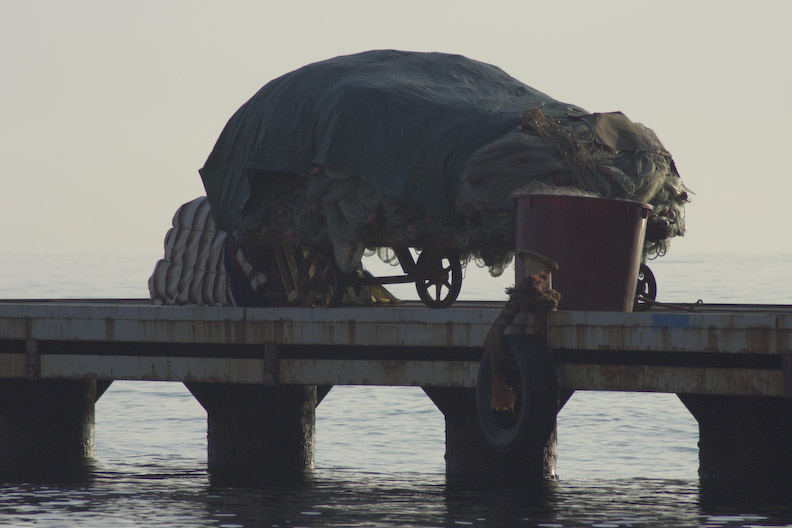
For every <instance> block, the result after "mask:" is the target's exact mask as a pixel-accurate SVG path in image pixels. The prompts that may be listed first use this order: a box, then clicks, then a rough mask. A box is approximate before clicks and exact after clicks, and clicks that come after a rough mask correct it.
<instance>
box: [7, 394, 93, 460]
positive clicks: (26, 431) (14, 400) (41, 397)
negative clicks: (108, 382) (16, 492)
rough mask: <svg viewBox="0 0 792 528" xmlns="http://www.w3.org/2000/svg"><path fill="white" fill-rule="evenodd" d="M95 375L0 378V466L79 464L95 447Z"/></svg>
mask: <svg viewBox="0 0 792 528" xmlns="http://www.w3.org/2000/svg"><path fill="white" fill-rule="evenodd" d="M96 399H97V388H96V381H95V380H27V379H0V471H1V472H16V471H20V470H26V471H28V472H33V471H48V470H57V469H68V468H72V467H79V466H81V465H82V464H83V462H84V460H85V457H88V456H90V455H92V454H93V450H94V403H95V402H96Z"/></svg>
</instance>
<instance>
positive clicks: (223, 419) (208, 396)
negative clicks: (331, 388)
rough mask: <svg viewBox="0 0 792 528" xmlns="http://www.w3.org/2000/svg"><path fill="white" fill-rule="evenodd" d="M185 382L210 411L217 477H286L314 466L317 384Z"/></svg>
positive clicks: (210, 448)
mask: <svg viewBox="0 0 792 528" xmlns="http://www.w3.org/2000/svg"><path fill="white" fill-rule="evenodd" d="M185 385H186V386H187V388H188V389H189V390H190V392H191V393H192V394H193V396H195V398H196V399H197V400H198V401H199V402H200V403H201V405H202V406H203V407H204V409H206V412H207V462H208V469H209V473H210V475H211V476H212V477H213V478H216V479H220V480H233V481H265V480H281V481H282V480H288V479H290V478H295V477H299V475H300V474H301V473H302V472H303V471H304V470H305V469H307V468H310V467H312V466H313V461H314V431H315V420H316V413H315V409H316V405H317V397H316V387H315V386H304V385H288V386H282V387H267V386H263V385H251V384H230V383H185Z"/></svg>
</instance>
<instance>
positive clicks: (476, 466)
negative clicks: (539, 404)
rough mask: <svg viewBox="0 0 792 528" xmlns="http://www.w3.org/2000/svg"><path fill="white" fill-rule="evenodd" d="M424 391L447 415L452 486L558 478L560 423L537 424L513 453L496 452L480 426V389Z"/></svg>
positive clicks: (426, 388)
mask: <svg viewBox="0 0 792 528" xmlns="http://www.w3.org/2000/svg"><path fill="white" fill-rule="evenodd" d="M424 391H425V392H426V394H427V395H428V396H429V397H430V398H431V399H432V401H433V402H434V403H435V405H437V408H438V409H440V411H441V412H442V413H443V415H445V420H446V454H445V460H446V476H447V478H448V481H449V483H452V484H456V483H459V484H465V485H468V484H487V483H498V484H527V483H530V482H536V481H538V480H544V479H552V478H555V467H556V461H557V459H558V447H557V445H558V442H557V435H556V423H555V418H554V417H553V418H552V420H551V421H545V423H534V425H533V427H532V434H528V435H526V438H525V440H524V441H523V442H522V444H521V445H520V447H518V448H517V449H515V450H514V451H512V452H509V453H503V452H499V451H495V450H494V449H492V448H491V447H490V446H489V445H488V444H487V441H486V439H485V438H484V434H483V433H482V432H481V427H480V426H479V419H478V414H477V411H476V390H475V389H467V388H448V387H425V388H424Z"/></svg>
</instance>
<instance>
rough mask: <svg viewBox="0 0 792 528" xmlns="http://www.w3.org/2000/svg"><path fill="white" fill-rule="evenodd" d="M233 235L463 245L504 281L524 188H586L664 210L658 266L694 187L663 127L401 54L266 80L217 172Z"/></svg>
mask: <svg viewBox="0 0 792 528" xmlns="http://www.w3.org/2000/svg"><path fill="white" fill-rule="evenodd" d="M201 176H202V178H203V180H204V186H205V187H206V190H207V195H208V197H209V200H210V202H211V204H212V210H213V214H214V215H215V221H216V222H217V224H218V226H219V227H220V228H221V229H225V230H227V231H230V232H233V233H234V236H235V237H236V238H237V239H238V240H246V239H255V238H256V237H260V238H261V237H268V236H272V235H273V234H277V235H278V236H280V237H281V239H285V240H286V241H288V242H290V243H293V244H294V245H308V246H320V247H327V248H332V250H333V252H334V254H335V257H336V261H337V262H338V264H339V265H340V266H341V268H342V270H344V271H351V270H353V269H354V268H355V267H357V266H358V264H359V262H360V258H361V256H362V254H363V253H364V250H365V249H366V248H368V249H369V250H370V251H372V252H376V253H378V254H379V255H380V257H381V258H383V260H386V261H395V260H394V259H393V257H392V253H391V252H389V251H388V250H387V248H392V247H415V248H419V249H420V248H426V247H432V248H447V249H452V250H454V251H456V252H457V253H458V254H459V257H460V260H461V261H462V262H463V264H466V263H468V262H470V261H475V262H476V263H478V264H479V265H481V266H486V267H488V268H489V271H490V273H491V274H493V275H499V274H501V273H502V272H503V270H504V269H505V268H506V267H507V266H508V264H509V262H510V261H511V260H512V258H513V245H514V240H513V238H514V209H513V203H512V202H513V200H512V198H513V197H514V196H515V193H516V194H520V193H522V194H530V193H534V194H536V193H548V192H552V193H586V194H587V195H590V196H598V197H603V198H617V199H626V200H634V201H640V202H644V203H649V204H651V205H652V206H653V207H654V209H653V211H652V213H651V217H650V219H649V230H648V232H647V233H648V236H647V243H646V247H645V251H644V255H645V256H646V257H651V256H654V255H661V254H663V253H664V252H665V251H666V250H667V247H668V240H669V239H670V238H672V237H674V236H678V235H682V234H683V233H684V204H685V203H686V202H687V198H688V196H687V192H686V190H685V186H684V184H683V183H682V181H681V179H680V177H679V175H678V173H677V171H676V168H675V166H674V163H673V160H672V158H671V156H670V154H669V153H668V152H667V151H666V150H665V149H664V148H663V146H662V144H660V142H659V140H657V138H656V137H655V136H654V133H653V132H651V130H649V129H646V128H645V127H643V126H642V125H640V124H637V123H632V122H631V121H629V120H628V119H627V118H626V117H624V116H622V115H621V114H589V113H587V112H585V111H584V110H582V109H581V108H579V107H575V106H573V105H568V104H565V103H561V102H559V101H556V100H554V99H552V98H550V97H549V96H547V95H545V94H542V93H541V92H538V91H536V90H534V89H533V88H531V87H528V86H527V85H524V84H523V83H521V82H519V81H517V80H516V79H513V78H511V77H509V76H508V75H506V74H505V73H504V72H503V71H501V70H499V69H498V68H495V67H494V66H491V65H487V64H484V63H479V62H476V61H471V60H470V59H466V58H464V57H460V56H456V55H446V54H437V53H435V54H422V53H410V52H398V51H392V50H384V51H374V52H366V53H362V54H357V55H351V56H345V57H337V58H335V59H330V60H328V61H322V62H320V63H315V64H312V65H309V66H306V67H304V68H301V69H299V70H296V71H295V72H292V73H290V74H287V75H285V76H283V77H281V78H279V79H276V80H275V81H272V82H271V83H269V84H268V85H266V86H264V87H263V88H262V89H261V90H260V91H259V92H258V93H257V94H256V95H255V96H254V97H253V98H252V99H251V100H250V101H248V102H247V103H246V104H245V105H243V107H242V108H240V110H239V111H237V113H236V114H235V115H234V116H233V117H232V119H231V120H230V121H229V123H228V124H227V125H226V129H225V130H224V131H223V134H221V136H220V138H219V139H218V142H217V145H215V149H214V150H213V152H212V154H211V155H210V157H209V159H208V160H207V163H206V165H205V166H204V168H203V169H202V170H201Z"/></svg>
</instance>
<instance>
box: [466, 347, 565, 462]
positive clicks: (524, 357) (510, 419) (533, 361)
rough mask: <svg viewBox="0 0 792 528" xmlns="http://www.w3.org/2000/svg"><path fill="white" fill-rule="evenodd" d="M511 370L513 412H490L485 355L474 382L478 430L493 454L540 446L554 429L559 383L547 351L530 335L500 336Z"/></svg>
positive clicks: (489, 373) (489, 370)
mask: <svg viewBox="0 0 792 528" xmlns="http://www.w3.org/2000/svg"><path fill="white" fill-rule="evenodd" d="M503 345H504V349H505V350H506V352H507V354H509V355H510V356H511V358H512V362H513V364H514V366H515V368H514V371H512V372H509V373H507V381H508V384H509V385H510V386H511V387H512V389H513V390H514V393H515V397H516V401H515V405H514V409H513V410H510V411H496V410H494V409H492V406H491V403H490V398H491V392H492V368H491V363H490V360H489V357H488V354H486V353H485V354H484V357H483V358H482V359H481V364H480V365H479V371H478V376H477V380H476V409H477V412H478V418H479V424H480V426H481V431H482V433H483V434H484V438H485V439H486V441H487V443H488V444H489V445H490V447H492V448H493V449H494V450H496V451H501V452H510V451H513V450H515V449H516V448H517V447H518V446H521V445H528V446H542V445H544V444H545V442H547V439H548V438H549V435H551V434H552V432H553V430H554V429H555V417H556V414H557V413H558V384H557V381H556V373H555V368H554V366H553V362H552V357H551V355H550V351H549V350H548V349H547V347H546V346H545V345H544V344H543V343H542V341H541V340H540V339H539V338H537V337H536V336H534V335H530V334H509V335H505V336H503Z"/></svg>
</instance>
